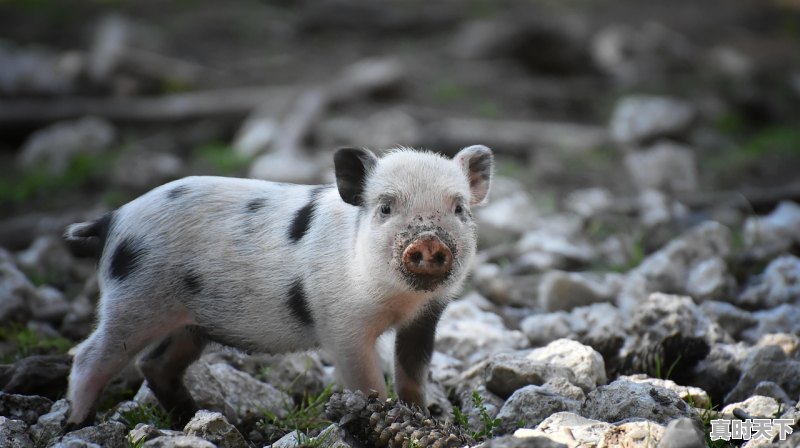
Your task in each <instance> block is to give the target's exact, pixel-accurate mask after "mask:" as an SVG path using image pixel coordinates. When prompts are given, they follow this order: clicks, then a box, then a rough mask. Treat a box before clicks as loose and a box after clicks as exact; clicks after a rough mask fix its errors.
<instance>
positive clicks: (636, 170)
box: [624, 142, 697, 193]
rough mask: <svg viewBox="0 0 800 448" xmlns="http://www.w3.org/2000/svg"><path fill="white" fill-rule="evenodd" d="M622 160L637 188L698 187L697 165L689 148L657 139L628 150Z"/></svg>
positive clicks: (674, 188) (673, 188)
mask: <svg viewBox="0 0 800 448" xmlns="http://www.w3.org/2000/svg"><path fill="white" fill-rule="evenodd" d="M624 163H625V168H626V169H627V170H628V174H629V175H630V176H631V178H632V179H633V183H634V185H636V187H637V188H639V190H649V189H655V190H661V191H666V192H671V193H674V192H682V191H693V190H696V189H697V166H696V162H695V158H694V151H693V150H692V148H689V147H686V146H683V145H678V144H676V143H671V142H660V143H656V144H655V145H653V146H651V147H649V148H647V149H645V150H641V151H634V152H630V153H628V154H627V155H626V156H625V160H624Z"/></svg>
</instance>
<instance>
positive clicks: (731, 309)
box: [700, 300, 757, 340]
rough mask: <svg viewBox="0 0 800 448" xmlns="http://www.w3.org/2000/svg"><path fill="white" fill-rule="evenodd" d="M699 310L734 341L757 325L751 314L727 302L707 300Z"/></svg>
mask: <svg viewBox="0 0 800 448" xmlns="http://www.w3.org/2000/svg"><path fill="white" fill-rule="evenodd" d="M700 309H701V310H702V311H703V313H705V314H706V316H708V317H710V318H711V320H713V321H714V322H716V323H717V325H719V326H720V327H722V329H723V330H725V332H727V333H728V334H729V335H731V336H732V337H733V338H734V339H736V340H739V339H741V334H742V332H744V331H745V330H746V329H748V328H750V327H752V326H753V325H756V324H757V321H756V319H755V317H753V315H752V314H751V313H749V312H747V311H745V310H743V309H741V308H737V307H736V306H734V305H731V304H730V303H727V302H716V301H713V300H708V301H705V302H703V303H702V304H701V305H700Z"/></svg>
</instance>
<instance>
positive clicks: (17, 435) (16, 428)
mask: <svg viewBox="0 0 800 448" xmlns="http://www.w3.org/2000/svg"><path fill="white" fill-rule="evenodd" d="M3 415H5V414H3ZM0 445H2V446H4V447H7V448H34V446H35V445H34V444H33V440H31V436H30V434H28V425H26V424H25V422H23V421H20V420H12V419H10V418H6V417H0Z"/></svg>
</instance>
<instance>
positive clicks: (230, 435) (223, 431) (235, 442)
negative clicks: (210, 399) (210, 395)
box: [183, 410, 247, 448]
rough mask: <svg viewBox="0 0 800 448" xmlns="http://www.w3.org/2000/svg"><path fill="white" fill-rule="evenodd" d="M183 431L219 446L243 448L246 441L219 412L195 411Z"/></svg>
mask: <svg viewBox="0 0 800 448" xmlns="http://www.w3.org/2000/svg"><path fill="white" fill-rule="evenodd" d="M183 431H184V432H185V433H186V435H189V436H197V437H200V438H203V439H205V440H208V441H209V442H212V443H214V444H215V445H217V446H218V447H219V448H239V447H242V448H244V447H246V446H247V442H245V440H244V437H242V434H241V433H239V430H238V429H236V427H235V426H233V425H231V424H230V423H228V421H227V420H225V417H224V416H223V415H222V414H220V413H219V412H209V411H204V410H200V411H197V413H196V414H195V415H194V417H192V419H191V420H190V421H189V423H187V424H186V427H184V428H183Z"/></svg>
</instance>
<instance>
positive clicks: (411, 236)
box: [392, 225, 460, 292]
mask: <svg viewBox="0 0 800 448" xmlns="http://www.w3.org/2000/svg"><path fill="white" fill-rule="evenodd" d="M425 234H427V235H434V236H435V237H436V238H438V239H439V240H440V241H441V242H442V243H443V244H444V245H445V246H447V249H449V251H450V253H451V255H452V264H451V266H450V267H449V269H448V270H447V272H445V273H439V274H433V275H432V274H424V273H418V272H411V270H409V269H408V268H407V267H406V266H405V264H404V263H403V261H402V260H403V254H404V252H405V250H406V248H408V247H409V245H411V244H412V243H413V242H414V241H416V240H418V239H419V238H420V236H422V235H425ZM393 252H394V253H393V256H392V258H393V259H394V260H395V263H394V264H395V266H396V268H397V270H398V272H399V273H400V276H401V277H402V278H403V280H404V281H405V283H406V284H407V285H408V286H409V287H410V288H411V289H413V290H415V291H423V292H432V291H434V290H436V289H437V288H440V287H442V286H445V285H447V284H449V283H450V282H452V280H453V278H454V277H455V273H456V272H458V271H459V268H460V261H459V258H458V246H457V244H456V242H455V239H454V238H453V237H452V236H451V235H450V234H449V233H447V232H446V231H444V229H442V228H441V227H439V226H433V225H428V226H409V227H408V229H407V230H406V231H404V232H400V233H399V234H398V235H397V237H396V238H395V244H394V249H393Z"/></svg>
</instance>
